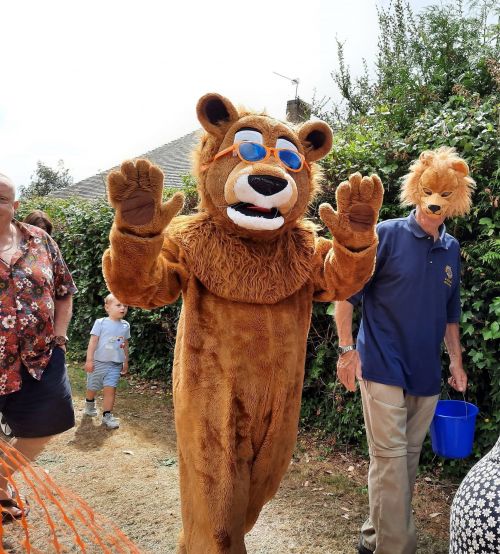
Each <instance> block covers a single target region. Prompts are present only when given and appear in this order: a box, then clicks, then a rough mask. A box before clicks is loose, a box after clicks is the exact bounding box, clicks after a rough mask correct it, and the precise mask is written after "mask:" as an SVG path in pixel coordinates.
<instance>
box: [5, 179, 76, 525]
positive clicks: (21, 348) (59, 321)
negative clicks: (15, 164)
mask: <svg viewBox="0 0 500 554" xmlns="http://www.w3.org/2000/svg"><path fill="white" fill-rule="evenodd" d="M18 206H19V201H18V200H16V190H15V186H14V184H13V182H12V181H11V180H10V179H9V178H8V177H7V176H6V175H3V174H2V173H0V412H2V413H3V417H4V419H5V421H6V422H7V424H8V425H9V426H10V428H11V429H12V431H13V434H14V435H15V438H14V439H13V440H12V441H11V444H12V446H14V447H15V448H17V450H19V451H20V452H21V453H22V454H24V455H25V456H26V457H27V458H28V459H29V460H34V459H35V457H36V456H37V455H38V454H39V453H40V452H41V451H42V450H43V447H44V446H45V444H46V443H47V442H48V441H49V439H50V438H51V436H53V435H56V434H58V433H62V432H63V431H66V430H67V429H70V428H71V427H73V426H74V424H75V418H74V412H73V404H72V401H71V389H70V386H69V381H68V376H67V374H66V365H65V351H66V342H67V338H66V332H67V329H68V325H69V322H70V320H71V313H72V295H73V294H74V293H75V292H76V287H75V284H74V283H73V279H72V278H71V274H70V273H69V271H68V268H67V267H66V264H65V263H64V260H63V258H62V256H61V253H60V251H59V248H58V246H57V244H56V243H55V242H54V240H53V239H52V238H51V237H50V236H49V235H48V234H47V233H46V232H45V231H43V230H42V229H39V228H38V227H34V226H32V225H28V224H25V223H21V222H19V221H16V220H15V219H14V213H15V210H16V209H17V207H18ZM2 467H3V465H2ZM6 472H7V470H6V469H5V468H4V469H3V470H2V469H0V506H1V507H2V521H3V522H4V523H5V522H8V521H11V520H12V519H14V518H16V519H17V518H20V517H21V515H22V513H21V510H20V509H19V505H18V502H17V498H16V496H15V494H14V491H13V490H12V488H11V487H10V485H9V484H8V482H7V479H6ZM24 510H25V514H27V513H28V511H29V507H28V506H25V507H24Z"/></svg>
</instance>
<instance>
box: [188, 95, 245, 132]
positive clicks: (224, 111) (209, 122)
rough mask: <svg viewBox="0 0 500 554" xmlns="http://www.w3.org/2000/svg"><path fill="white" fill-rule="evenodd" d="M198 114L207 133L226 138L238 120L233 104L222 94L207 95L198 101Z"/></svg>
mask: <svg viewBox="0 0 500 554" xmlns="http://www.w3.org/2000/svg"><path fill="white" fill-rule="evenodd" d="M196 114H197V116H198V120H199V121H200V123H201V126H202V127H203V128H204V129H205V131H207V133H209V134H211V135H216V136H219V137H221V136H224V135H225V134H226V131H227V129H228V128H229V127H230V125H232V124H233V123H234V122H235V121H237V120H238V117H239V116H238V111H237V110H236V108H235V107H234V106H233V105H232V104H231V102H230V101H229V100H228V99H227V98H224V96H221V95H220V94H215V93H209V94H205V96H202V97H201V98H200V99H199V100H198V104H197V106H196Z"/></svg>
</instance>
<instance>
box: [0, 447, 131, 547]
mask: <svg viewBox="0 0 500 554" xmlns="http://www.w3.org/2000/svg"><path fill="white" fill-rule="evenodd" d="M0 456H1V457H0V468H1V469H2V473H4V474H5V475H7V479H8V482H9V483H10V486H11V487H12V491H14V493H15V497H16V501H17V503H18V505H19V508H20V509H21V511H22V512H24V508H25V504H24V502H23V499H24V498H27V499H28V502H29V514H28V515H27V517H25V516H24V513H23V515H22V516H21V517H20V518H19V519H14V520H10V522H9V523H7V522H3V523H2V518H0V553H4V552H5V553H9V554H14V553H16V554H17V553H21V552H30V553H33V554H35V553H36V554H50V553H57V552H85V553H88V554H92V553H98V552H99V553H100V552H104V553H110V554H111V553H113V554H115V553H117V554H118V553H124V554H140V552H141V551H140V550H139V548H137V547H136V546H135V545H134V544H133V543H132V542H131V541H130V539H128V538H127V536H126V535H125V534H124V533H123V532H122V531H120V529H118V528H117V527H116V526H115V525H114V524H113V523H111V522H110V521H109V520H107V519H106V518H104V517H102V516H100V515H99V514H96V513H95V512H93V511H92V509H91V508H90V507H89V505H88V504H87V503H86V502H85V501H84V500H82V499H81V498H80V497H79V496H78V495H76V494H75V493H73V492H71V491H70V490H69V489H67V488H63V487H60V486H58V485H57V484H56V483H55V482H54V480H53V479H51V478H50V476H49V475H48V474H47V472H46V471H44V470H43V469H41V468H37V467H34V466H33V465H31V464H30V462H29V461H28V460H27V459H26V458H25V457H24V456H23V455H22V454H21V453H20V452H18V451H17V450H16V449H15V448H13V447H12V446H10V445H9V444H8V443H6V442H5V441H4V440H1V439H0ZM10 468H15V470H16V472H15V473H14V474H13V475H10V473H11V470H10ZM1 510H2V512H4V511H6V510H5V508H3V507H1Z"/></svg>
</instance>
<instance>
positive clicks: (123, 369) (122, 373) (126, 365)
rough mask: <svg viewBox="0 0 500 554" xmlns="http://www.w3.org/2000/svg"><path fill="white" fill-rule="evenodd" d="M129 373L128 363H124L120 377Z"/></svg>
mask: <svg viewBox="0 0 500 554" xmlns="http://www.w3.org/2000/svg"><path fill="white" fill-rule="evenodd" d="M127 373H128V362H123V367H122V370H121V371H120V375H127Z"/></svg>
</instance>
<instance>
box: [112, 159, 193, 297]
mask: <svg viewBox="0 0 500 554" xmlns="http://www.w3.org/2000/svg"><path fill="white" fill-rule="evenodd" d="M162 192H163V173H162V172H161V171H160V169H159V168H157V167H156V166H153V165H151V164H150V163H149V162H148V161H147V160H138V161H137V162H136V163H135V165H134V163H133V162H124V163H123V164H122V166H121V170H120V171H114V172H112V173H111V174H110V176H109V178H108V196H109V201H110V203H111V205H112V206H113V207H114V208H115V221H114V223H113V226H112V228H111V233H110V248H109V249H108V250H106V252H105V253H104V256H103V262H102V267H103V274H104V278H105V279H106V283H107V285H108V288H109V290H110V291H112V292H113V294H114V295H115V296H116V297H117V298H119V299H120V300H121V301H122V302H124V303H126V304H129V305H132V306H138V307H141V308H155V307H158V306H163V305H165V304H169V303H171V302H174V301H175V300H176V299H177V298H178V296H179V294H180V291H181V290H182V287H183V285H184V282H185V280H186V278H187V270H186V267H185V265H184V263H183V260H182V259H181V258H182V256H181V255H180V252H179V248H178V247H177V246H176V245H175V244H174V243H173V242H171V241H169V240H168V238H167V237H166V236H165V235H164V234H163V231H164V229H165V228H166V227H167V225H168V224H169V223H170V221H171V220H172V218H173V217H174V216H175V215H176V213H177V212H178V211H179V210H180V209H181V208H182V203H183V197H182V195H181V194H176V195H174V196H173V197H172V199H171V200H169V201H168V202H166V203H165V204H162Z"/></svg>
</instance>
